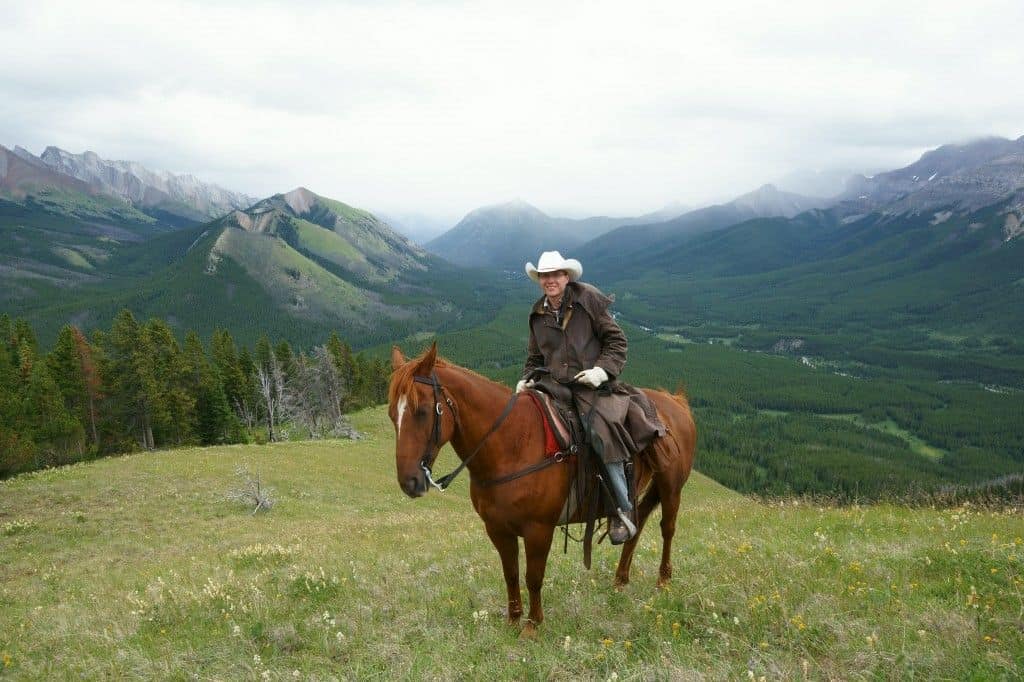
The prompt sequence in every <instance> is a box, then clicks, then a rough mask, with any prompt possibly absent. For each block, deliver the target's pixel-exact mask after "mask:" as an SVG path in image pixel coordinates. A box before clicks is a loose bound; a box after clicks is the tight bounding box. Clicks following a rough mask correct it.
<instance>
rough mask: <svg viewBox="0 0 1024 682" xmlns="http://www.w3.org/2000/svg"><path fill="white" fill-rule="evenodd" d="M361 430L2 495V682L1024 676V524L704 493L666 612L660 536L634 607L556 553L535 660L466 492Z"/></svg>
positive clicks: (698, 493)
mask: <svg viewBox="0 0 1024 682" xmlns="http://www.w3.org/2000/svg"><path fill="white" fill-rule="evenodd" d="M355 421H356V425H357V427H358V428H360V429H361V430H363V431H364V432H365V433H366V434H367V438H366V439H364V440H361V441H344V442H341V441H332V442H301V443H282V444H276V445H268V446H231V447H217V448H208V449H182V450H174V451H163V452H153V453H147V454H138V455H132V456H127V457H120V458H111V459H105V460H100V461H96V462H92V463H87V464H79V465H75V466H71V467H67V468H62V469H54V470H48V471H43V472H38V473H35V474H29V475H25V476H21V477H17V478H14V479H11V480H8V481H4V482H0V556H3V561H2V562H0V676H4V675H7V676H10V677H11V678H14V679H54V678H72V677H74V678H85V679H100V678H126V677H128V678H138V677H141V678H147V679H152V678H160V679H190V678H192V677H193V676H195V677H198V678H200V679H240V678H246V679H252V678H257V679H258V678H260V677H261V676H262V675H263V674H264V672H266V674H267V675H268V676H269V677H270V678H271V679H296V678H297V679H332V678H343V679H367V678H370V679H393V678H404V679H422V678H436V679H456V678H459V679H462V678H466V679H495V678H498V679H509V678H515V679H579V678H587V679H607V678H609V677H611V675H612V673H615V674H616V675H617V676H618V678H619V679H651V678H653V679H689V678H697V677H701V676H703V677H706V678H709V679H746V678H747V676H748V671H750V672H752V673H753V674H754V676H755V679H756V678H758V677H761V676H765V677H766V678H768V679H794V678H804V677H809V678H816V679H830V678H831V679H835V678H844V679H858V678H881V679H886V678H888V679H897V678H900V679H905V678H909V677H911V676H914V677H920V678H924V679H935V678H940V679H998V678H1001V677H1002V678H1008V679H1013V678H1019V677H1020V675H1021V674H1022V673H1024V635H1022V629H1021V613H1022V609H1024V600H1022V596H1021V595H1022V589H1024V581H1022V576H1021V569H1020V566H1021V559H1022V558H1024V547H1022V542H1024V541H1022V539H1021V537H1020V536H1021V535H1024V528H1022V525H1021V522H1020V516H1019V512H1016V513H1004V512H986V511H981V510H976V509H972V508H960V509H952V510H932V509H913V510H911V509H906V508H902V507H898V506H892V505H880V506H854V507H846V508H830V507H822V506H813V505H809V504H806V503H802V502H792V501H791V502H786V503H784V504H778V503H776V504H774V505H768V504H760V503H757V502H754V501H752V500H750V499H748V498H745V497H742V496H740V495H737V494H736V493H733V492H731V491H728V490H726V489H724V488H722V487H721V486H719V485H718V484H716V483H714V482H713V481H710V480H709V479H707V478H704V477H703V476H700V475H699V474H695V475H694V477H693V479H692V480H691V481H690V483H688V484H687V487H686V488H685V489H684V493H683V506H682V510H681V512H680V523H679V530H678V533H677V537H676V544H675V548H674V554H673V562H674V565H675V579H674V582H673V584H672V586H671V588H670V589H668V590H666V591H657V590H656V589H655V588H654V581H655V577H656V572H657V553H658V547H659V544H658V540H657V532H656V531H657V524H656V523H654V524H652V525H651V526H650V527H649V528H648V529H647V531H646V532H645V535H644V537H643V539H642V541H641V546H640V549H639V550H638V555H637V558H636V562H635V564H634V574H633V582H632V583H631V584H630V585H629V586H628V587H627V588H626V589H625V590H623V591H621V592H617V591H615V590H614V589H613V588H612V587H611V582H612V575H613V570H614V562H615V560H616V558H617V552H616V551H614V550H613V549H611V548H609V547H607V546H605V545H600V546H598V547H597V548H596V550H595V559H594V568H593V570H591V571H590V572H589V573H588V572H586V571H585V570H584V569H583V567H582V565H581V562H580V550H579V547H578V546H576V545H570V549H569V553H568V554H567V555H563V554H562V553H561V552H560V543H557V542H556V548H555V550H554V551H553V552H552V555H551V558H550V561H549V567H548V575H547V579H546V583H545V597H546V601H545V605H546V608H545V611H546V616H547V620H546V621H545V623H544V625H543V626H542V628H541V631H540V637H539V638H538V640H537V641H520V640H519V639H518V637H517V635H518V632H517V631H516V630H515V629H513V628H510V627H508V626H507V625H505V624H504V622H503V621H502V617H501V611H502V609H503V608H504V606H505V604H504V590H503V586H502V579H501V571H500V567H499V563H498V559H497V555H496V553H495V552H494V550H493V549H492V547H491V546H490V543H489V542H488V541H487V539H486V535H485V533H484V531H483V527H482V524H481V522H480V520H479V519H478V518H477V516H476V515H475V513H474V512H473V510H472V509H471V506H470V504H469V501H468V499H467V489H466V480H465V479H460V480H459V481H458V482H457V483H456V485H454V486H453V487H452V488H451V489H450V490H449V491H448V492H446V493H444V494H437V493H431V494H430V495H428V496H427V497H426V498H424V499H421V500H415V501H414V500H409V499H406V498H405V497H404V496H403V495H402V494H401V493H400V492H399V490H398V487H397V484H396V483H395V481H394V462H393V447H394V445H393V435H392V434H393V430H392V428H391V425H390V422H388V420H387V417H386V415H385V413H384V411H383V410H382V409H380V408H378V409H374V410H369V411H366V412H363V413H360V414H358V415H356V418H355ZM442 459H443V462H442V468H444V464H451V463H452V462H453V461H454V458H453V457H452V456H451V455H450V454H445V455H443V458H442ZM699 462H700V457H699V454H698V466H699ZM237 465H245V466H248V467H249V468H250V470H252V471H254V472H258V473H259V474H260V475H261V477H262V480H263V482H264V483H265V484H266V485H270V486H273V487H274V488H275V489H276V497H277V500H278V501H277V504H276V505H275V507H274V508H273V509H272V510H271V511H270V512H268V513H261V514H259V515H256V516H253V515H251V514H250V513H249V510H248V509H247V508H245V507H244V506H242V505H240V504H238V503H234V502H230V501H228V500H226V499H225V492H226V491H227V490H228V489H230V488H232V487H234V486H235V485H236V484H237V481H236V479H235V476H234V473H233V472H234V469H235V467H236V466H237ZM654 520H655V521H656V518H655V519H654ZM652 531H654V532H652ZM474 614H475V615H474ZM295 671H298V673H297V676H295V677H293V676H294V675H295Z"/></svg>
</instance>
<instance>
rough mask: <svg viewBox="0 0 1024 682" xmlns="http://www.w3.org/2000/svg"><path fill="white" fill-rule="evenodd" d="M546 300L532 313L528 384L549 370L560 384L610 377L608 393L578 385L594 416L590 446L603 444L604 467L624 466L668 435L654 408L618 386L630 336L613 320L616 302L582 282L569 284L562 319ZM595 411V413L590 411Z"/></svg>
mask: <svg viewBox="0 0 1024 682" xmlns="http://www.w3.org/2000/svg"><path fill="white" fill-rule="evenodd" d="M545 298H546V297H545V296H541V297H540V299H539V300H538V301H537V302H536V303H534V305H533V309H532V310H531V311H530V345H529V355H528V357H527V358H526V366H525V367H524V369H523V378H524V379H525V378H526V377H527V376H529V375H530V373H531V372H532V371H533V370H534V369H535V368H537V367H547V368H548V369H550V370H551V377H552V378H553V379H555V381H557V382H558V383H561V384H569V383H571V382H572V380H573V377H575V376H576V373H577V372H579V371H580V370H584V369H590V368H591V367H600V368H601V369H603V370H604V371H605V372H607V373H608V378H609V382H608V383H609V388H611V392H610V393H607V392H606V393H599V392H598V391H595V390H594V389H592V388H589V387H586V386H583V385H581V384H574V385H573V388H572V393H573V395H575V399H576V405H577V407H579V409H580V411H581V413H590V412H591V411H593V414H594V416H595V418H594V419H593V421H592V422H591V423H592V429H593V431H592V433H591V435H590V440H591V443H592V444H593V443H594V441H595V440H596V439H599V440H600V441H601V443H602V444H603V447H602V450H603V452H602V455H603V457H604V460H605V461H606V462H609V463H611V462H621V461H623V460H625V459H628V458H629V457H631V456H632V455H634V454H635V453H637V452H639V451H640V450H642V449H643V448H644V447H646V446H647V445H648V444H649V443H650V442H651V441H652V440H654V439H655V438H657V437H658V436H663V435H664V434H665V426H664V425H663V424H662V423H661V419H660V418H659V417H658V415H657V412H656V411H655V409H654V406H653V405H651V403H650V401H649V400H648V399H647V396H646V395H644V393H643V392H641V391H639V390H638V389H636V388H634V387H632V386H630V385H628V384H624V383H622V382H620V381H617V377H618V376H619V374H621V373H622V368H623V367H624V366H625V364H626V335H625V334H624V333H623V332H622V329H621V328H619V325H618V324H616V322H615V320H614V319H612V316H611V314H610V313H609V312H608V306H609V305H610V304H611V302H612V299H610V298H609V297H607V296H605V295H604V294H602V293H601V292H600V291H599V290H598V289H596V288H595V287H593V286H591V285H589V284H584V283H583V282H569V284H568V285H567V286H566V287H565V294H563V305H562V311H561V319H560V320H556V316H555V314H554V313H553V312H552V311H551V310H550V309H549V308H548V307H547V306H545ZM591 408H593V410H591Z"/></svg>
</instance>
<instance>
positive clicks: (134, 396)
mask: <svg viewBox="0 0 1024 682" xmlns="http://www.w3.org/2000/svg"><path fill="white" fill-rule="evenodd" d="M103 339H104V341H105V348H104V360H105V362H104V365H103V371H102V373H103V376H105V377H108V378H109V381H108V386H109V389H110V397H109V404H110V409H111V412H112V413H113V414H114V415H115V417H116V419H117V421H118V422H119V423H120V425H121V427H122V429H123V430H124V431H125V432H127V433H131V434H134V435H135V437H136V438H137V439H138V442H139V444H140V445H141V446H142V447H144V448H147V449H152V448H154V447H155V443H154V439H153V408H154V406H153V401H152V398H151V393H152V392H153V384H154V378H153V376H152V368H151V362H150V357H151V355H152V349H151V348H150V347H149V344H148V343H147V340H146V339H145V337H144V335H143V334H142V329H141V327H140V326H139V323H138V321H137V320H136V319H135V316H134V315H132V313H131V311H130V310H127V309H124V310H122V311H121V312H119V313H118V314H117V316H116V317H115V318H114V323H113V325H111V328H110V333H109V334H105V335H104V336H103Z"/></svg>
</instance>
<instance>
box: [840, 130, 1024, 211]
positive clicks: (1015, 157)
mask: <svg viewBox="0 0 1024 682" xmlns="http://www.w3.org/2000/svg"><path fill="white" fill-rule="evenodd" d="M1021 187H1024V137H1021V138H1019V139H1017V140H1008V139H1005V138H1002V137H986V138H982V139H979V140H974V141H972V142H967V143H964V144H947V145H942V146H941V147H937V148H936V149H932V150H930V151H927V152H925V153H924V154H922V155H921V158H920V159H918V160H917V161H915V162H914V163H912V164H910V165H909V166H906V167H904V168H899V169H896V170H893V171H889V172H887V173H880V174H878V175H875V176H873V177H870V178H866V177H864V176H855V177H854V178H851V181H850V182H849V183H848V185H847V190H846V192H845V193H844V195H843V198H844V199H845V200H847V201H850V202H854V204H856V205H857V207H858V208H859V209H861V210H864V209H867V210H876V209H879V208H883V207H884V210H885V211H886V212H889V213H907V212H924V211H928V210H932V209H935V208H941V207H950V206H957V207H959V208H961V209H963V210H974V209H976V208H980V207H981V206H986V205H988V204H992V203H994V202H996V201H999V200H1000V199H1002V198H1005V197H1007V196H1009V195H1010V194H1012V193H1013V192H1015V191H1016V190H1018V189H1020V188H1021Z"/></svg>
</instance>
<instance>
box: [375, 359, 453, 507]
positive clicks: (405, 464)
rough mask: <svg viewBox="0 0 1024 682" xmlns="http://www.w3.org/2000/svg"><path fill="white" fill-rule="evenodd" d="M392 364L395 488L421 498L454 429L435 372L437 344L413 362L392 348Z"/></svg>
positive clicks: (390, 391) (448, 404)
mask: <svg viewBox="0 0 1024 682" xmlns="http://www.w3.org/2000/svg"><path fill="white" fill-rule="evenodd" d="M391 365H392V367H393V369H394V371H393V372H392V373H391V385H390V386H389V387H388V416H389V417H391V422H392V423H393V424H394V426H395V464H396V466H397V469H398V485H399V486H400V487H401V488H402V490H403V491H404V492H405V494H406V495H408V496H409V497H420V496H422V495H424V494H425V493H426V492H427V472H428V470H429V469H430V467H432V466H433V464H434V460H435V459H436V458H437V453H438V451H439V450H440V449H441V446H442V445H444V444H445V443H447V442H448V440H449V439H450V438H451V437H452V432H453V431H454V430H455V417H454V415H453V414H452V403H451V402H450V400H449V398H448V396H447V395H446V393H445V391H444V389H443V388H442V386H441V384H440V380H439V379H438V378H437V374H436V372H435V367H436V366H438V365H439V362H438V358H437V344H436V343H434V344H433V345H431V347H430V349H429V350H427V352H425V353H424V354H423V355H421V356H420V357H418V358H415V359H413V360H407V359H406V358H405V356H404V355H403V354H402V351H401V350H400V349H399V348H398V346H395V347H393V348H392V350H391Z"/></svg>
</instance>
